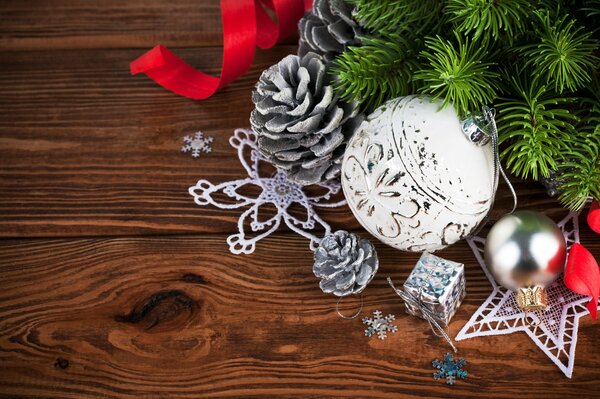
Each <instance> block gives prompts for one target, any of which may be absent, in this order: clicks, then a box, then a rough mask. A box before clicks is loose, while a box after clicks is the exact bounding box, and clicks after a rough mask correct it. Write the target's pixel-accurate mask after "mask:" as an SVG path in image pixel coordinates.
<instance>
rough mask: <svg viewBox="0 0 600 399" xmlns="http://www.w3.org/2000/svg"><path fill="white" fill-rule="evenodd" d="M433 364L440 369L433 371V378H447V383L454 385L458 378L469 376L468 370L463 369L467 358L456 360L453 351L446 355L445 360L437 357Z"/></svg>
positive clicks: (462, 378)
mask: <svg viewBox="0 0 600 399" xmlns="http://www.w3.org/2000/svg"><path fill="white" fill-rule="evenodd" d="M431 364H433V367H435V368H436V369H438V371H436V372H435V373H433V378H434V379H436V380H441V379H442V378H445V379H446V384H450V385H454V382H455V381H456V378H460V379H461V380H464V379H465V378H467V372H466V371H465V370H463V369H462V367H463V366H464V365H465V364H467V361H466V360H465V359H458V360H456V361H455V360H454V357H453V356H452V354H451V353H446V354H445V355H444V361H440V360H438V359H435V360H434V361H433V362H432V363H431Z"/></svg>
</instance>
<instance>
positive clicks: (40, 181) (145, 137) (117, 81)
mask: <svg viewBox="0 0 600 399" xmlns="http://www.w3.org/2000/svg"><path fill="white" fill-rule="evenodd" d="M295 50H296V48H295V47H294V46H278V47H277V48H275V49H272V50H269V51H262V52H259V53H258V57H257V60H256V63H255V64H254V66H253V67H252V68H251V70H250V71H249V72H248V73H247V74H246V75H244V76H243V77H242V78H241V79H239V80H238V81H236V82H235V83H233V84H232V85H230V86H228V87H227V88H225V89H224V90H223V91H222V92H220V93H218V94H217V95H215V96H213V97H212V98H210V99H208V100H205V101H201V102H196V101H191V100H188V99H185V98H181V97H178V96H176V95H173V94H172V93H169V92H167V91H165V90H163V89H161V88H159V87H158V86H156V85H155V84H154V83H153V82H151V81H150V80H149V79H148V78H146V77H142V76H139V77H131V76H130V75H129V72H128V69H127V68H128V62H129V61H130V60H131V59H133V58H134V57H135V56H136V55H137V54H138V53H139V52H138V51H136V50H112V51H105V50H86V51H83V50H77V51H58V52H44V51H39V52H4V53H0V71H2V73H1V74H0V109H2V110H3V113H2V116H1V117H0V152H1V153H2V157H0V191H1V195H2V201H1V202H0V236H3V237H49V236H62V237H66V236H77V235H85V236H96V235H104V236H106V235H130V234H163V233H193V232H210V233H221V232H231V231H234V230H235V228H236V223H237V216H238V215H239V212H238V211H223V210H218V209H214V208H210V207H207V208H198V207H197V206H196V205H194V204H193V202H192V200H191V197H190V196H189V195H188V193H187V189H188V187H189V186H191V185H193V184H195V183H196V181H197V180H198V179H200V178H205V179H208V180H210V181H212V182H215V183H219V182H223V181H227V180H232V179H238V178H241V177H242V176H243V175H244V173H245V172H244V171H243V169H242V167H241V166H240V165H239V162H238V161H237V155H236V153H235V152H234V150H233V149H232V147H231V146H230V145H229V143H228V139H229V137H230V136H231V134H232V133H233V130H234V129H235V128H237V127H246V126H248V125H249V123H248V116H249V113H250V111H251V110H252V107H253V105H252V102H251V100H250V93H251V88H252V85H253V84H254V82H255V81H256V80H257V79H258V77H259V75H260V73H261V72H262V71H263V70H264V69H265V68H267V67H268V66H269V65H271V64H274V63H275V62H277V60H279V59H281V58H282V57H284V56H285V55H286V54H289V53H292V52H294V51H295ZM179 53H180V54H181V55H182V56H184V57H185V58H186V59H189V60H190V62H192V63H193V64H194V65H197V66H198V67H201V68H205V69H206V70H208V71H209V72H211V73H214V74H218V68H219V62H220V61H219V60H220V49H219V48H215V47H211V48H204V49H201V50H198V49H181V50H180V51H179ZM198 130H202V131H204V132H205V133H206V134H207V135H211V136H214V137H215V138H216V140H215V143H214V145H213V148H214V152H213V153H211V154H209V155H206V156H202V157H201V158H200V159H193V158H191V157H190V156H189V155H186V154H182V153H181V152H180V151H179V149H180V147H181V144H182V141H181V140H182V137H183V136H185V135H189V134H192V133H194V132H196V131H198ZM516 183H517V190H518V193H519V195H520V199H521V202H522V204H524V205H525V206H527V207H530V208H533V209H545V210H546V211H547V212H549V214H550V215H551V216H553V217H555V218H559V217H561V216H562V213H563V211H562V210H561V208H560V207H559V206H557V204H556V202H555V201H554V200H552V199H549V198H548V197H547V196H545V195H544V194H543V191H542V190H541V188H540V187H541V186H540V185H539V184H537V183H534V184H531V183H522V182H520V183H519V182H516ZM499 197H500V198H499V200H498V212H497V214H501V213H502V212H504V211H505V210H506V209H508V207H509V202H510V197H509V195H508V192H507V191H506V190H503V191H501V193H500V195H499ZM322 215H323V216H325V217H326V218H327V220H328V221H330V222H331V223H333V224H334V226H337V227H343V228H347V229H355V228H358V227H359V226H358V223H357V222H356V221H355V220H354V219H353V217H352V215H351V214H350V213H349V212H348V210H347V209H345V208H344V209H340V210H326V211H323V213H322Z"/></svg>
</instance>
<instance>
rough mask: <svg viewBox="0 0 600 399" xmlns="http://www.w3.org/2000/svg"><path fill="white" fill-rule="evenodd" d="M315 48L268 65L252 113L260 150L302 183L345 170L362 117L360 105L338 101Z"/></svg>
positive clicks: (322, 178) (251, 122) (294, 179)
mask: <svg viewBox="0 0 600 399" xmlns="http://www.w3.org/2000/svg"><path fill="white" fill-rule="evenodd" d="M329 83H330V81H329V78H328V76H327V74H326V68H325V64H324V62H323V60H322V58H321V57H320V56H319V55H317V54H315V53H308V54H306V55H305V56H304V57H298V56H296V55H289V56H287V57H285V58H284V59H282V60H281V61H280V62H279V63H277V64H275V65H273V66H272V67H270V68H269V69H267V70H265V71H264V72H263V73H262V75H261V77H260V79H259V81H258V83H257V84H256V89H255V90H254V92H253V93H252V101H253V102H254V104H255V106H256V107H255V109H254V111H252V114H251V115H250V124H251V125H252V129H253V130H254V131H255V132H256V133H257V134H258V148H259V150H260V152H261V153H262V154H263V155H264V156H265V157H266V158H267V159H268V160H269V161H270V162H271V163H272V164H273V165H275V166H276V167H277V168H279V169H281V170H284V171H286V172H287V175H288V178H289V179H290V180H293V181H295V182H297V183H299V184H302V185H308V184H314V183H320V182H323V181H326V180H330V179H334V178H336V177H338V176H339V175H340V170H341V164H342V158H343V157H344V150H345V148H346V143H347V141H348V140H349V139H350V137H351V136H352V134H353V133H354V131H355V130H356V128H357V127H358V125H359V124H360V122H361V121H362V116H360V117H357V108H356V104H354V103H352V104H349V103H345V102H341V101H340V102H338V99H337V97H336V96H335V95H334V93H333V87H332V86H331V85H330V84H329Z"/></svg>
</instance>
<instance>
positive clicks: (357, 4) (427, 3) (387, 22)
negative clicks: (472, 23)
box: [348, 0, 444, 36]
mask: <svg viewBox="0 0 600 399" xmlns="http://www.w3.org/2000/svg"><path fill="white" fill-rule="evenodd" d="M348 2H349V3H350V4H352V5H354V18H356V20H357V21H359V22H360V23H361V24H362V25H363V27H365V28H367V29H368V30H370V32H371V33H372V34H374V35H380V36H387V35H389V34H390V33H391V34H396V33H397V32H398V30H399V29H404V30H411V31H412V33H413V34H415V33H416V30H421V31H424V30H426V29H427V30H428V31H429V32H431V31H432V30H434V29H435V28H434V25H438V26H439V24H441V23H443V21H441V19H440V18H431V16H432V15H440V14H442V7H443V5H444V3H443V2H442V1H439V0H376V1H373V0H348ZM409 26H410V28H408V27H409Z"/></svg>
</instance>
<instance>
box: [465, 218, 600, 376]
mask: <svg viewBox="0 0 600 399" xmlns="http://www.w3.org/2000/svg"><path fill="white" fill-rule="evenodd" d="M578 218H579V214H578V213H570V214H569V215H568V216H567V217H565V218H564V219H563V220H562V221H561V222H560V223H558V226H559V227H560V228H561V230H562V231H563V234H564V236H565V239H566V240H567V243H568V245H569V246H570V245H571V244H573V243H574V242H579V221H578V220H579V219H578ZM467 241H468V243H469V246H470V247H471V249H472V250H473V253H474V254H475V257H476V258H477V261H478V262H479V264H480V265H481V268H482V269H483V271H484V273H485V275H486V277H487V278H488V280H489V281H490V283H491V284H492V288H493V290H492V293H491V294H490V296H489V298H488V299H487V300H486V301H485V302H484V303H483V304H482V305H481V307H480V308H479V309H477V311H476V312H475V313H474V314H473V316H472V317H471V319H470V320H469V321H468V322H467V324H466V325H465V326H464V327H463V328H462V330H460V332H459V333H458V335H457V336H456V340H457V341H460V340H463V339H469V338H474V337H479V336H486V335H503V334H510V333H513V332H516V331H524V332H525V333H527V335H529V337H530V338H531V339H532V340H533V342H534V343H535V344H536V345H537V346H538V347H539V348H540V349H542V350H543V351H544V353H545V354H546V355H547V356H548V357H549V358H550V359H551V360H552V361H553V362H554V363H555V364H556V365H557V366H558V367H559V368H560V370H561V371H562V372H563V373H564V374H565V375H566V376H567V377H569V378H571V376H572V375H573V366H574V363H575V347H576V346H577V332H578V330H579V319H580V318H581V317H583V316H585V315H587V314H589V312H588V310H587V308H586V303H587V302H588V301H589V300H590V297H586V296H583V295H579V294H576V293H574V292H573V291H571V290H569V289H568V288H567V287H566V286H565V284H564V282H563V279H562V275H561V276H560V277H559V278H558V279H557V280H556V281H555V282H554V283H553V284H552V285H551V286H550V287H549V288H548V307H547V308H546V309H545V310H544V311H543V312H542V313H538V314H536V313H529V317H530V318H531V324H530V323H527V322H525V320H524V318H523V316H524V312H523V311H522V310H521V309H519V307H518V305H517V301H516V298H515V294H514V293H513V292H512V291H510V290H508V289H506V288H504V287H502V286H500V285H498V284H497V283H496V281H494V278H493V277H492V275H491V274H490V272H489V271H488V270H487V267H486V265H485V262H484V260H483V247H484V245H485V240H484V239H483V238H480V237H475V238H473V239H469V240H467ZM599 308H600V307H599ZM538 323H539V324H538Z"/></svg>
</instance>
